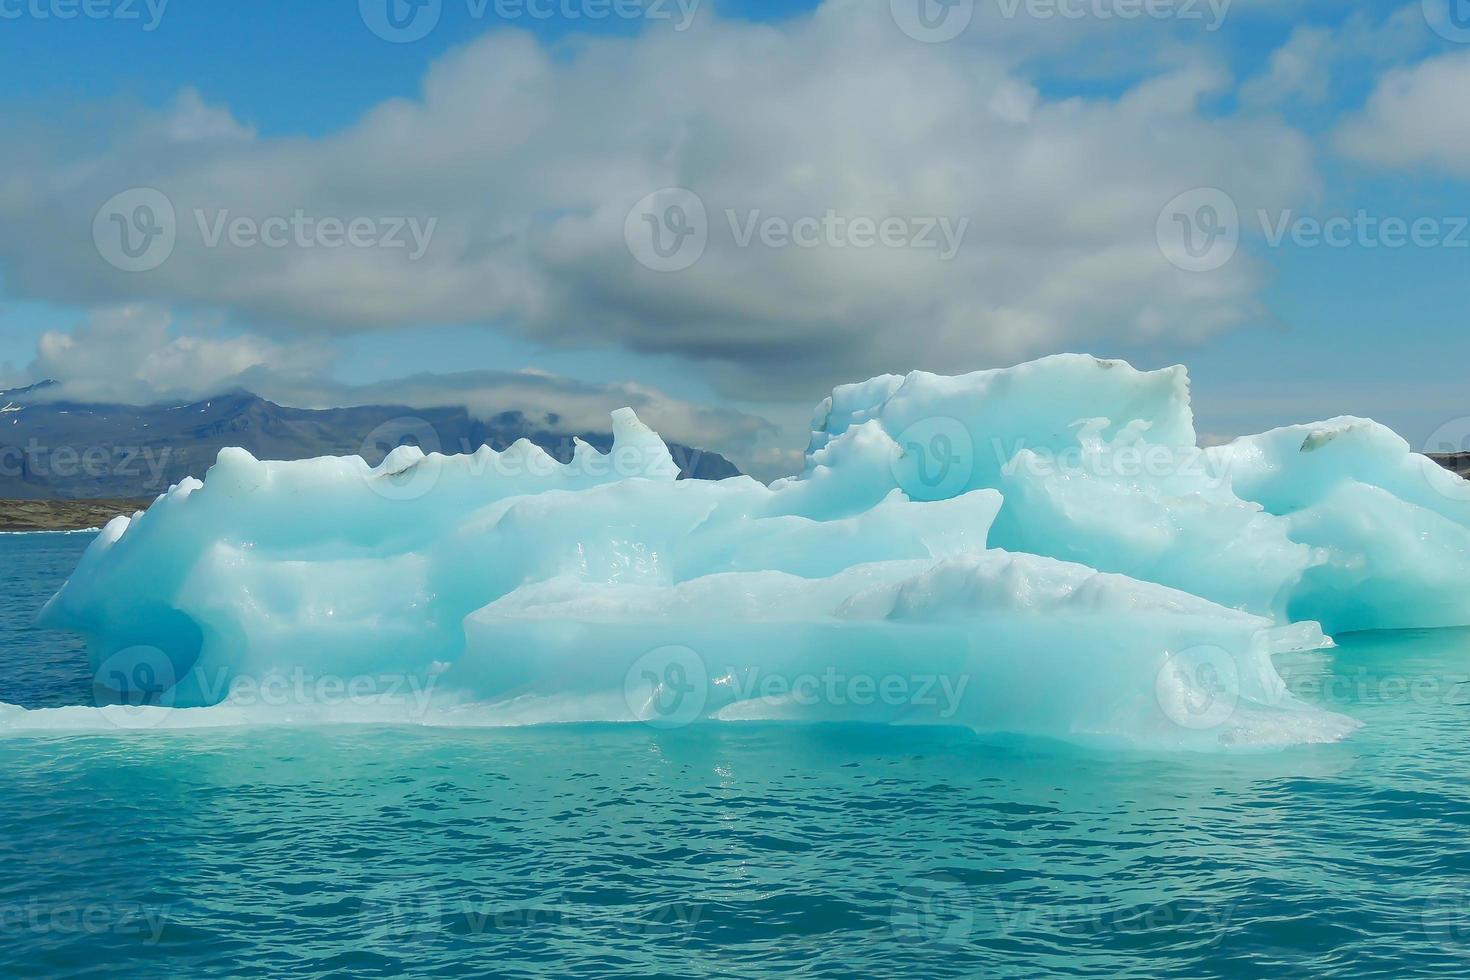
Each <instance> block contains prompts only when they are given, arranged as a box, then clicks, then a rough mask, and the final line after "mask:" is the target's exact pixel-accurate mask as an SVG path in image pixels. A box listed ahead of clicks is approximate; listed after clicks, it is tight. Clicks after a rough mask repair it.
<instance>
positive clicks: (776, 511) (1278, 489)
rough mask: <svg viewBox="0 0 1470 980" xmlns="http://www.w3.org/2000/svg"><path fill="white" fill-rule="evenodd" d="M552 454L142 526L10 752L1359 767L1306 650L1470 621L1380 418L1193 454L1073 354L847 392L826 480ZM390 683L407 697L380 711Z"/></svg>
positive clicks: (414, 466)
mask: <svg viewBox="0 0 1470 980" xmlns="http://www.w3.org/2000/svg"><path fill="white" fill-rule="evenodd" d="M613 430H614V443H613V446H612V448H611V450H610V451H609V452H608V453H606V454H602V453H598V452H597V451H596V450H594V449H593V448H592V447H590V446H587V445H584V444H582V445H578V447H577V451H576V453H575V454H574V455H573V457H572V459H571V460H570V461H569V462H567V463H565V464H563V463H559V462H557V461H556V460H554V459H553V458H552V457H550V456H548V455H547V454H546V453H545V452H544V451H542V450H540V449H538V448H537V447H535V446H534V445H532V444H530V443H528V442H521V443H517V444H516V445H514V446H512V447H510V448H509V449H507V450H505V451H504V452H499V453H497V452H495V451H493V450H491V449H489V448H488V447H485V448H482V449H480V450H479V451H477V452H475V453H473V454H469V455H460V456H443V455H439V454H427V455H425V454H424V453H423V452H421V451H420V450H418V449H417V448H415V447H411V446H404V447H400V448H398V449H396V450H394V451H393V452H392V453H390V454H389V455H388V457H387V458H386V459H384V460H383V462H382V463H381V464H380V465H379V466H377V467H369V466H368V465H367V464H366V463H365V462H364V461H363V460H361V459H360V458H357V457H345V458H323V459H315V460H304V461H296V462H271V461H262V460H256V459H254V458H252V457H251V456H250V455H249V454H247V453H245V452H244V451H242V450H225V451H223V452H221V453H220V455H219V459H218V461H217V462H216V463H215V465H214V466H213V467H212V468H211V469H210V470H209V472H208V473H207V474H206V476H205V479H204V480H203V481H198V480H186V481H184V482H183V483H181V484H179V485H177V486H175V487H172V488H171V489H170V490H169V491H168V492H167V493H165V494H163V495H162V496H160V497H159V498H158V500H157V501H155V502H154V503H153V505H152V506H151V507H150V508H149V509H148V510H147V511H145V512H142V513H140V514H137V515H135V516H134V517H133V518H131V519H128V518H118V519H116V520H114V521H113V522H112V523H111V524H109V525H108V526H107V527H106V528H105V529H104V530H103V531H102V533H101V534H100V535H99V536H98V537H97V539H96V540H95V541H94V542H93V543H92V544H91V546H90V547H89V548H88V550H87V552H86V553H85V555H84V556H83V557H82V559H81V561H80V563H79V565H78V567H77V569H76V571H75V572H74V573H73V575H72V576H71V578H70V579H69V580H68V581H67V583H66V584H65V585H64V587H63V588H62V589H61V590H60V591H59V592H58V593H57V595H56V596H55V597H53V598H52V599H51V601H50V602H49V603H48V604H47V606H46V607H45V609H44V610H43V611H42V613H41V616H40V623H41V624H42V625H43V626H47V627H51V628H57V629H66V630H72V631H75V632H78V633H80V634H82V635H83V636H84V637H85V638H86V640H87V643H88V648H89V651H90V656H91V658H92V666H93V669H94V671H95V673H96V678H97V700H98V705H99V706H94V707H82V706H79V707H76V708H64V709H49V710H37V711H27V710H24V709H21V708H16V707H12V706H0V730H10V731H18V730H37V729H66V730H72V729H78V728H89V727H96V726H98V725H101V724H109V725H120V726H123V727H168V728H179V727H195V726H200V725H205V726H208V725H221V724H256V723H286V724H296V723H317V722H327V721H373V722H411V723H419V724H443V725H513V724H535V723H556V722H638V723H645V724H650V725H653V726H656V727H677V726H680V725H685V724H691V723H696V722H717V721H722V722H733V721H742V720H766V721H780V722H864V723H869V722H871V723H881V724H911V725H959V726H965V727H968V728H971V729H974V730H975V731H979V732H996V733H1015V734H1023V735H1035V736H1042V737H1055V738H1063V739H1069V740H1073V741H1079V742H1087V743H1097V744H1102V745H1122V746H1144V747H1150V748H1165V749H1171V748H1178V749H1187V750H1215V749H1221V748H1227V747H1250V746H1274V745H1287V744H1294V743H1301V742H1320V741H1331V740H1336V739H1340V738H1342V737H1344V736H1346V735H1347V734H1348V733H1350V732H1351V731H1352V730H1353V729H1354V728H1355V727H1356V722H1354V721H1353V720H1351V719H1349V718H1346V717H1343V716H1341V715H1338V714H1334V713H1332V712H1329V711H1325V710H1322V709H1320V708H1317V707H1314V706H1312V705H1309V704H1307V703H1304V702H1303V701H1301V700H1299V699H1297V698H1296V697H1294V696H1293V695H1292V693H1291V692H1290V691H1289V690H1287V687H1286V684H1285V683H1284V682H1283V680H1282V678H1281V675H1280V674H1279V673H1278V672H1277V669H1276V667H1275V665H1274V663H1273V657H1275V656H1277V655H1279V654H1282V653H1288V652H1290V653H1302V652H1306V651H1313V650H1320V649H1325V648H1328V647H1330V646H1331V642H1332V641H1331V639H1330V636H1331V634H1333V633H1335V632H1341V631H1347V630H1359V629H1379V628H1399V627H1410V626H1414V627H1423V626H1450V625H1466V624H1470V594H1467V591H1466V590H1465V589H1464V583H1465V581H1466V578H1467V573H1470V493H1466V488H1467V486H1470V484H1465V483H1464V481H1462V480H1461V479H1460V478H1459V477H1457V476H1455V475H1454V474H1451V473H1449V472H1447V471H1445V470H1443V469H1441V468H1440V467H1438V466H1437V465H1435V464H1434V463H1433V462H1432V461H1430V460H1428V459H1427V458H1425V457H1423V456H1419V455H1417V454H1415V453H1413V452H1412V451H1411V450H1410V448H1409V446H1408V444H1407V443H1405V442H1404V441H1403V440H1402V439H1400V438H1399V437H1398V436H1396V435H1394V434H1393V433H1392V432H1390V431H1389V430H1387V429H1385V428H1383V427H1382V426H1379V425H1377V424H1375V423H1372V422H1368V421H1365V420H1360V419H1347V418H1344V419H1335V420H1332V421H1329V422H1323V423H1319V424H1316V425H1309V426H1296V427H1289V428H1283V429H1277V430H1274V431H1272V432H1268V433H1265V434H1264V435H1259V436H1252V437H1247V438H1243V439H1239V440H1237V441H1235V442H1234V443H1231V444H1229V445H1226V446H1220V447H1214V448H1208V449H1202V448H1200V447H1199V446H1198V441H1197V437H1196V434H1195V431H1194V422H1193V415H1192V411H1191V408H1190V400H1189V379H1188V375H1187V373H1186V371H1185V369H1184V368H1182V367H1173V368H1168V369H1165V370H1159V371H1140V370H1137V369H1135V368H1133V367H1132V366H1130V365H1128V364H1127V363H1124V362H1122V361H1113V360H1101V359H1098V358H1094V357H1090V356H1085V355H1074V354H1064V355H1057V356H1053V357H1048V358H1044V359H1041V360H1038V361H1035V362H1031V363H1028V364H1022V365H1019V366H1017V367H1012V368H1003V369H996V370H989V371H980V372H976V373H973V374H968V375H963V376H959V377H941V376H938V375H933V374H927V373H923V372H916V373H913V374H910V375H907V376H903V377H900V376H896V375H887V376H883V377H879V378H874V379H871V380H869V381H866V382H863V383H860V384H854V385H845V386H842V387H839V388H838V389H836V390H835V391H834V392H833V393H832V395H831V397H829V398H828V399H826V400H825V401H824V402H823V403H822V404H821V405H820V406H818V408H817V410H816V413H815V415H814V417H813V423H812V433H811V439H810V443H809V446H808V449H807V452H806V457H805V463H804V466H803V468H802V471H801V473H800V474H798V475H797V476H794V477H791V478H788V479H784V480H779V481H776V482H775V483H772V484H771V485H769V486H767V485H764V484H762V483H760V482H758V481H756V480H753V479H750V478H748V477H737V478H732V479H729V480H724V481H720V482H701V481H693V480H678V479H676V477H677V467H676V466H675V465H674V463H673V460H672V459H671V457H670V455H669V452H668V450H667V449H666V448H665V446H664V444H663V442H662V441H661V440H660V439H659V437H658V436H657V435H656V434H654V433H653V432H652V431H651V430H649V429H648V428H647V427H645V426H644V425H643V424H642V423H641V422H639V421H638V419H637V418H636V416H635V415H634V414H633V412H632V411H631V410H627V409H624V410H622V411H620V412H617V413H614V415H613ZM390 689H391V690H390Z"/></svg>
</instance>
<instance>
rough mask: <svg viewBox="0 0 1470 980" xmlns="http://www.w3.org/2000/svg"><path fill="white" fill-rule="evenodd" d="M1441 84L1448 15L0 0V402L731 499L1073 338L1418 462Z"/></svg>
mask: <svg viewBox="0 0 1470 980" xmlns="http://www.w3.org/2000/svg"><path fill="white" fill-rule="evenodd" d="M1467 92H1470V0H1423V2H1420V0H1414V2H1409V3H1398V2H1393V0H1387V2H1381V3H1344V2H1342V0H1332V2H1316V0H1233V2H1232V0H882V2H870V0H862V2H859V0H828V2H825V3H821V4H813V3H809V2H802V3H787V2H784V0H750V2H744V0H723V2H713V0H360V2H348V0H322V2H316V3H311V4H304V3H300V2H299V0H298V2H285V0H252V2H250V3H238V2H226V0H191V2H187V3H186V2H184V0H172V2H167V0H151V2H150V0H0V134H3V136H0V146H3V148H4V166H3V167H0V389H3V388H7V387H14V386H16V385H20V384H26V383H29V382H32V381H35V380H40V379H42V378H53V379H56V380H59V381H61V382H62V385H61V389H60V390H61V392H63V393H64V394H65V395H66V396H67V397H71V398H76V399H81V400H90V401H127V402H133V403H143V402H152V401H173V400H179V399H187V398H194V397H205V396H208V395H210V394H215V393H218V392H220V391H223V390H227V389H231V388H239V387H245V388H249V389H251V390H254V391H256V392H258V393H259V394H262V395H264V396H265V397H268V398H272V399H274V400H277V401H280V402H283V403H286V404H293V405H300V406H303V407H320V406H325V405H331V404H344V403H354V402H355V403H363V402H383V401H392V402H398V403H403V404H420V403H425V402H427V401H436V402H442V403H444V404H464V405H466V406H468V407H469V408H470V409H471V410H472V411H477V412H485V413H494V412H499V411H505V410H511V409H516V410H523V411H527V412H528V413H531V414H536V413H540V414H553V413H554V414H556V415H558V416H559V417H560V418H561V419H562V420H563V422H562V424H565V425H569V426H580V427H583V428H588V429H597V428H606V425H605V424H600V420H601V419H603V418H605V415H606V412H607V411H609V410H611V409H613V408H617V407H621V406H622V405H624V404H631V405H633V406H634V407H635V408H636V409H637V410H638V411H639V414H640V416H641V417H643V418H645V420H646V421H648V422H650V424H652V425H654V426H655V428H658V429H659V430H660V431H661V432H664V433H665V435H666V436H668V437H669V438H671V439H675V440H678V441H681V442H686V443H692V444H695V445H700V446H704V447H707V448H712V449H716V450H719V451H722V452H724V453H726V454H727V455H729V456H730V457H731V458H732V459H733V460H735V461H736V462H737V463H738V464H739V465H741V466H742V467H743V468H745V469H746V470H747V471H749V472H752V473H753V474H755V475H758V476H761V477H763V478H769V477H773V476H778V475H782V474H784V473H790V472H794V471H795V470H796V469H797V468H798V467H799V466H800V459H801V450H802V449H803V447H804V446H805V444H806V440H807V434H808V428H809V421H810V418H811V412H812V408H813V406H814V405H816V404H817V403H818V402H819V401H820V400H821V399H822V398H823V397H824V396H825V395H826V393H827V392H828V391H829V390H830V389H831V388H832V387H833V386H834V385H837V384H842V383H846V382H852V381H858V380H861V379H864V378H867V377H870V376H873V375H876V374H882V373H904V372H907V371H911V370H929V371H936V372H940V373H946V374H955V373H961V372H965V371H972V370H979V369H983V368H988V367H998V366H1004V365H1009V364H1014V363H1017V362H1019V361H1022V360H1026V359H1029V358H1032V357H1036V356H1041V355H1044V354H1048V353H1055V352H1059V351H1083V352H1090V353H1095V354H1098V355H1100V356H1109V357H1124V358H1127V359H1128V360H1130V361H1132V362H1133V363H1135V364H1136V365H1138V366H1139V367H1146V368H1153V367H1164V366H1168V365H1172V364H1176V363H1183V364H1186V365H1188V366H1189V369H1190V374H1191V378H1192V387H1193V396H1194V406H1195V413H1196V421H1197V426H1198V428H1199V430H1200V433H1201V437H1202V438H1203V439H1206V440H1210V441H1217V440H1223V439H1225V438H1228V437H1231V436H1234V435H1239V434H1244V433H1247V432H1254V431H1259V430H1261V429H1265V428H1269V427H1272V426H1275V425H1282V424H1290V423H1297V422H1304V421H1312V420H1316V419H1322V418H1329V417H1333V416H1336V415H1343V414H1352V415H1362V416H1370V417H1374V418H1377V419H1379V420H1381V421H1383V422H1386V423H1387V424H1389V425H1391V426H1393V427H1394V428H1396V429H1397V430H1398V431H1399V432H1400V433H1401V434H1403V435H1404V436H1405V438H1407V439H1409V440H1410V442H1411V443H1413V444H1414V445H1415V446H1416V448H1428V449H1442V448H1447V447H1445V446H1444V445H1442V443H1443V441H1444V439H1445V438H1446V436H1445V435H1444V433H1447V432H1448V433H1455V434H1456V436H1455V438H1458V433H1460V432H1470V424H1467V423H1465V421H1464V420H1465V418H1466V417H1467V416H1470V395H1467V394H1466V392H1465V385H1464V384H1463V380H1462V379H1463V376H1464V371H1463V367H1462V366H1463V364H1464V362H1465V360H1466V354H1467V353H1470V341H1467V339H1466V336H1465V330H1464V329H1463V323H1462V310H1463V309H1464V306H1465V303H1464V295H1465V285H1466V283H1467V281H1470V280H1467V272H1470V194H1467V181H1470V98H1467V97H1466V95H1465V93H1467ZM1457 448H1463V447H1457Z"/></svg>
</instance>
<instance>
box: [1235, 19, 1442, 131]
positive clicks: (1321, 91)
mask: <svg viewBox="0 0 1470 980" xmlns="http://www.w3.org/2000/svg"><path fill="white" fill-rule="evenodd" d="M1429 37H1430V35H1429V32H1428V31H1426V30H1425V29H1424V12H1423V10H1422V8H1421V6H1420V4H1419V3H1418V2H1417V0H1415V2H1411V3H1408V4H1406V5H1404V6H1402V7H1400V8H1399V9H1398V10H1395V11H1393V12H1392V13H1390V14H1389V15H1388V16H1386V17H1382V18H1380V17H1378V16H1377V15H1374V14H1369V13H1367V12H1365V11H1362V10H1357V11H1353V12H1351V13H1350V14H1348V16H1347V18H1346V19H1345V20H1344V21H1343V22H1342V23H1341V24H1339V25H1337V26H1335V27H1326V26H1320V25H1316V24H1302V25H1299V26H1297V27H1296V28H1294V29H1293V30H1292V32H1291V35H1290V36H1289V37H1288V38H1287V41H1286V43H1285V44H1283V45H1282V46H1281V47H1279V48H1277V49H1276V50H1275V51H1273V52H1272V53H1271V57H1270V58H1269V59H1267V63H1266V67H1265V69H1264V70H1263V71H1262V72H1261V73H1260V74H1258V75H1256V76H1254V77H1252V78H1249V79H1247V80H1246V81H1245V83H1244V84H1243V85H1241V88H1240V98H1241V100H1242V101H1243V102H1245V103H1246V104H1248V105H1254V106H1262V107H1270V106H1281V105H1285V104H1288V103H1293V102H1298V103H1301V104H1303V105H1310V106H1318V105H1321V104H1322V103H1323V102H1325V101H1327V99H1328V98H1329V96H1330V95H1331V94H1332V91H1333V88H1334V86H1336V85H1339V84H1341V83H1342V82H1343V81H1344V78H1345V77H1347V76H1348V75H1349V74H1350V70H1351V69H1352V68H1355V67H1359V66H1367V67H1368V68H1369V69H1372V68H1374V67H1381V66H1383V65H1387V64H1393V63H1395V62H1397V61H1401V60H1404V59H1406V58H1409V57H1412V56H1414V55H1416V54H1417V53H1419V52H1420V51H1421V50H1423V48H1424V47H1425V46H1426V45H1427V44H1428V41H1429Z"/></svg>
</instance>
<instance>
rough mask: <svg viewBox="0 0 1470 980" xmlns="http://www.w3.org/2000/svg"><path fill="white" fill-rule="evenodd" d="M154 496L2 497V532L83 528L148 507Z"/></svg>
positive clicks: (0, 517) (0, 509)
mask: <svg viewBox="0 0 1470 980" xmlns="http://www.w3.org/2000/svg"><path fill="white" fill-rule="evenodd" d="M152 502H153V499H152V498H151V497H149V498H145V499H141V500H133V499H121V500H119V499H110V500H0V531H83V530H86V529H88V528H94V527H102V526H103V525H104V524H106V523H107V522H108V521H110V520H112V519H113V518H114V517H116V516H118V515H119V514H126V515H128V516H131V515H132V514H133V513H134V512H135V511H140V510H146V509H147V508H148V505H149V504H151V503H152Z"/></svg>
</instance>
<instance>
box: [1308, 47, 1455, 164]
mask: <svg viewBox="0 0 1470 980" xmlns="http://www.w3.org/2000/svg"><path fill="white" fill-rule="evenodd" d="M1467 91H1470V51H1457V52H1454V53H1452V54H1446V55H1440V56H1439V57H1435V58H1430V59H1428V60H1426V61H1422V62H1420V63H1418V64H1415V65H1411V66H1408V67H1405V68H1397V69H1394V70H1392V71H1390V72H1388V73H1387V74H1385V75H1384V76H1383V77H1382V78H1381V79H1379V81H1378V84H1377V85H1376V86H1375V87H1374V89H1373V93H1372V94H1371V95H1370V96H1369V97H1368V102H1367V105H1365V106H1364V108H1363V110H1362V111H1361V112H1360V113H1358V114H1357V115H1355V116H1354V117H1352V118H1350V119H1349V120H1347V122H1345V123H1344V124H1343V125H1342V127H1341V128H1340V129H1339V130H1338V133H1337V143H1338V146H1339V147H1340V148H1341V149H1342V150H1343V152H1345V153H1347V154H1349V155H1350V156H1353V157H1356V158H1357V159H1359V160H1363V161H1366V162H1368V163H1373V164H1377V165H1379V166H1383V167H1391V168H1407V167H1425V168H1429V169H1433V170H1437V171H1441V172H1443V173H1447V174H1450V175H1453V176H1456V177H1466V176H1470V100H1467V99H1466V98H1465V93H1466V92H1467Z"/></svg>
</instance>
